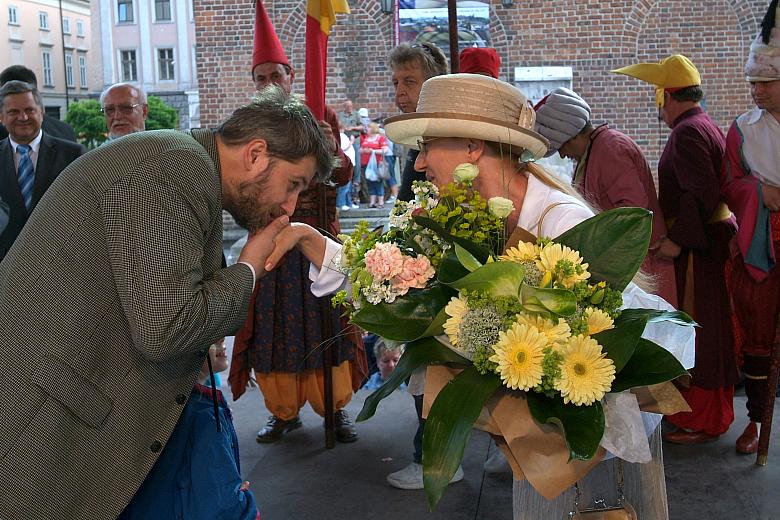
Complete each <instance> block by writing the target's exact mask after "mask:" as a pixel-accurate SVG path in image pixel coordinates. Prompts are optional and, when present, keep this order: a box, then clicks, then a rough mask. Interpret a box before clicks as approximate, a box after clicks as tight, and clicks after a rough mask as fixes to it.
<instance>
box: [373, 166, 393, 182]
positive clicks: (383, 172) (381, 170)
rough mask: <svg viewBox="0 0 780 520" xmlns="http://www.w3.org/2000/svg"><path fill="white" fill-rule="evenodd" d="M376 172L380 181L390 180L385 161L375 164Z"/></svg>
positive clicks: (388, 169)
mask: <svg viewBox="0 0 780 520" xmlns="http://www.w3.org/2000/svg"><path fill="white" fill-rule="evenodd" d="M376 171H377V174H378V175H379V180H380V181H386V180H389V179H390V168H388V167H387V161H380V162H377V165H376Z"/></svg>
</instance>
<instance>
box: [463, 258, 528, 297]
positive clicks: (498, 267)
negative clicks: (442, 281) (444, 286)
mask: <svg viewBox="0 0 780 520" xmlns="http://www.w3.org/2000/svg"><path fill="white" fill-rule="evenodd" d="M524 276H525V267H523V266H522V265H520V264H516V263H514V262H491V263H489V264H485V265H483V266H482V267H480V268H479V269H477V270H476V271H474V272H473V273H469V274H467V275H466V276H464V277H463V278H461V279H459V280H456V281H455V282H452V283H450V284H448V285H449V286H450V287H453V288H455V289H458V290H460V291H475V290H481V291H487V292H488V293H490V294H491V295H492V296H496V297H497V296H513V297H515V298H517V297H518V292H519V290H520V286H521V285H522V283H523V277H524Z"/></svg>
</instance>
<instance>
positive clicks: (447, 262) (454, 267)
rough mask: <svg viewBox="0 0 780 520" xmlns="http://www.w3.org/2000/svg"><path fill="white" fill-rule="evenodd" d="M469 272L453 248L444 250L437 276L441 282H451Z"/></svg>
mask: <svg viewBox="0 0 780 520" xmlns="http://www.w3.org/2000/svg"><path fill="white" fill-rule="evenodd" d="M467 274H469V270H468V269H466V268H465V267H463V264H461V263H460V260H459V259H458V256H457V255H456V254H455V250H454V249H453V248H450V249H448V250H447V251H445V252H444V254H443V255H442V257H441V263H440V264H439V270H438V275H437V278H438V280H439V281H440V282H441V283H444V284H450V283H453V282H455V281H457V280H460V279H461V278H463V277H464V276H466V275H467Z"/></svg>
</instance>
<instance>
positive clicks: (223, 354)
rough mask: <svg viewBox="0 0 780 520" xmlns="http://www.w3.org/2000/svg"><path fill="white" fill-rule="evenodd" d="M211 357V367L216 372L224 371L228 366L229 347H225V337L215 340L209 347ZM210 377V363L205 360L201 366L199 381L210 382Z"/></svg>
mask: <svg viewBox="0 0 780 520" xmlns="http://www.w3.org/2000/svg"><path fill="white" fill-rule="evenodd" d="M209 357H210V358H211V368H212V369H213V370H214V373H215V374H217V373H219V372H224V371H225V370H227V368H228V358H227V347H225V338H222V339H220V340H217V341H215V342H214V343H212V345H211V346H210V347H209ZM208 378H209V363H208V360H206V361H204V362H203V366H202V367H201V368H200V375H199V376H198V381H200V382H206V383H208Z"/></svg>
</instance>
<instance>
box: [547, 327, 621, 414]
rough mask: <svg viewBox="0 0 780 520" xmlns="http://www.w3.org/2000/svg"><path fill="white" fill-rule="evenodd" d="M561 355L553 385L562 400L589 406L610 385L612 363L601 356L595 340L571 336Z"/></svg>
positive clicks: (613, 371)
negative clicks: (556, 377) (557, 376)
mask: <svg viewBox="0 0 780 520" xmlns="http://www.w3.org/2000/svg"><path fill="white" fill-rule="evenodd" d="M562 354H563V362H561V376H560V378H558V379H557V380H556V381H555V382H554V385H553V386H554V387H555V389H556V390H558V391H559V392H561V396H562V397H563V402H564V403H566V404H568V403H574V404H575V405H577V406H581V405H585V406H587V405H591V404H593V403H594V402H596V401H600V400H601V399H602V398H603V397H604V394H606V393H607V392H609V390H610V388H612V381H614V380H615V364H614V363H613V362H612V360H611V359H609V358H608V357H606V356H605V355H604V353H603V352H602V351H601V345H599V344H598V343H597V342H596V340H594V339H592V338H589V337H586V336H574V337H572V338H571V339H570V340H569V342H568V344H567V345H566V346H565V347H564V348H563V350H562Z"/></svg>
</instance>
